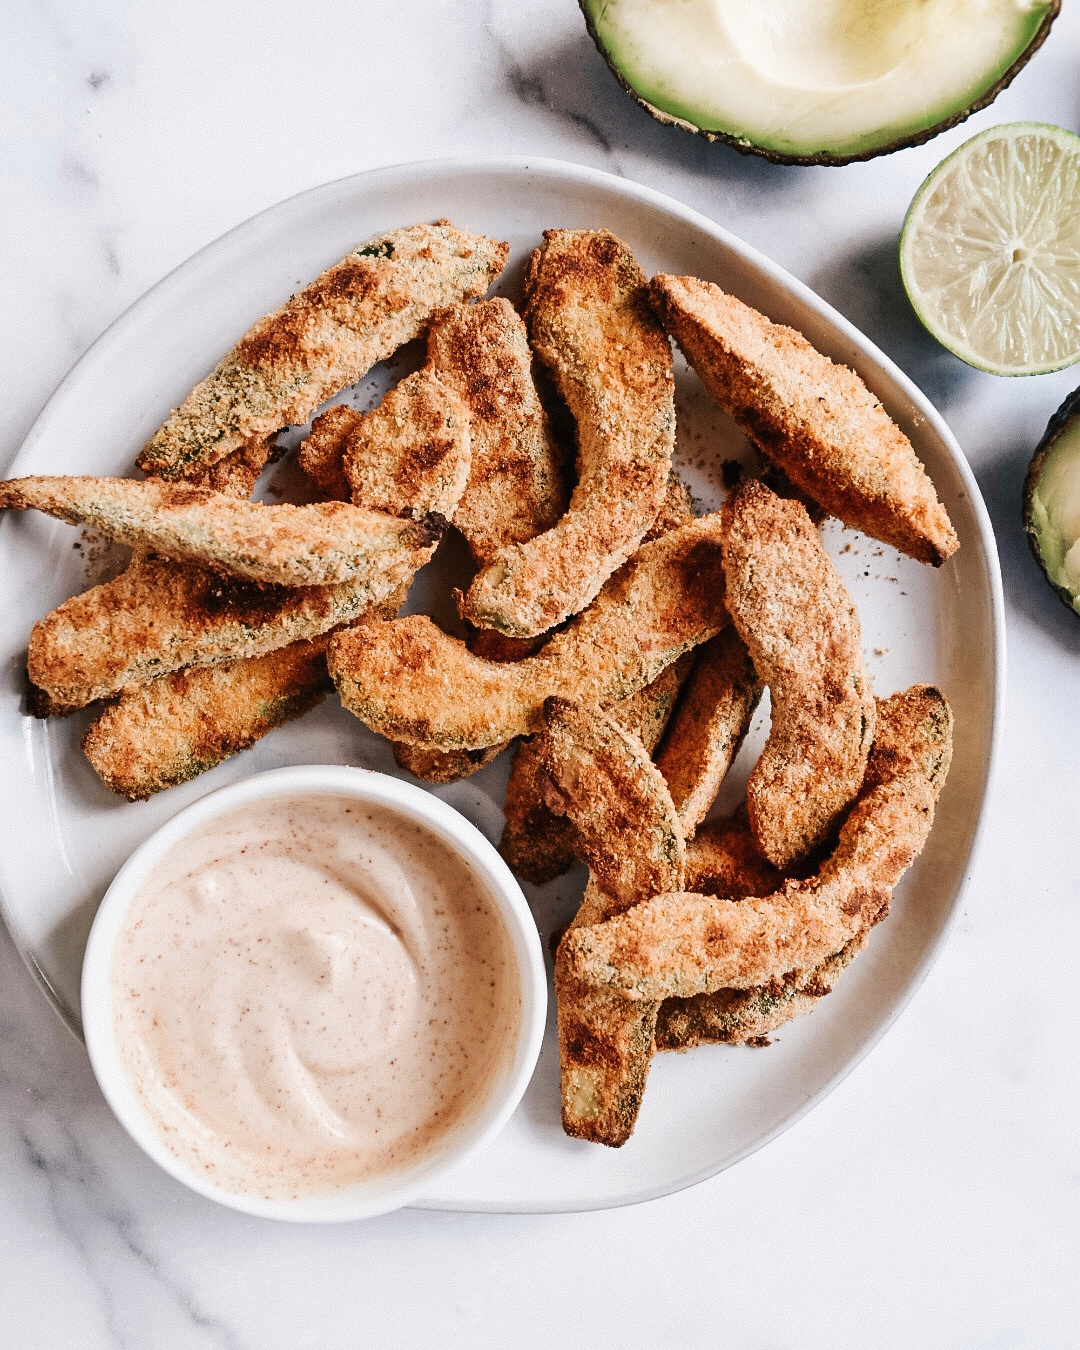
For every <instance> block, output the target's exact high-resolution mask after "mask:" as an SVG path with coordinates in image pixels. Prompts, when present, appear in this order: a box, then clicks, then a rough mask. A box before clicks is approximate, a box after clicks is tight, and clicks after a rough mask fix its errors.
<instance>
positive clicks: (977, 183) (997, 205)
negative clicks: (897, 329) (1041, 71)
mask: <svg viewBox="0 0 1080 1350" xmlns="http://www.w3.org/2000/svg"><path fill="white" fill-rule="evenodd" d="M900 272H901V275H902V276H903V279H904V289H905V290H906V291H907V293H908V298H909V299H910V300H911V303H912V305H913V306H914V307H915V312H916V313H917V314H918V316H919V318H920V319H921V320H922V321H923V323H924V324H925V325H926V327H927V328H928V329H929V331H930V332H931V333H932V334H933V335H934V337H936V338H937V340H938V341H939V342H940V343H942V344H943V345H944V346H946V347H948V349H949V350H950V351H951V352H955V353H956V355H957V356H959V357H960V359H961V360H962V361H966V362H967V363H968V364H969V365H972V366H978V367H979V369H980V370H988V371H990V372H991V374H994V375H1041V374H1043V373H1044V372H1046V371H1049V370H1061V369H1062V368H1063V367H1064V366H1071V365H1073V364H1074V362H1076V361H1080V136H1075V135H1073V133H1072V132H1071V131H1063V130H1062V128H1061V127H1052V126H1046V125H1044V124H1042V123H1039V122H1011V123H1007V124H1006V125H1004V126H1000V127H991V128H990V129H989V130H988V131H982V132H980V133H979V135H978V136H973V137H972V138H971V140H970V141H965V142H964V144H963V145H962V146H961V147H960V148H959V150H954V151H953V153H952V154H951V155H950V156H949V157H948V159H944V160H942V162H941V163H940V164H939V165H938V166H937V168H936V169H935V170H934V172H933V173H932V174H931V175H930V177H929V178H927V180H926V182H925V183H923V185H922V187H921V188H920V189H919V191H918V192H917V193H916V194H915V200H914V201H913V202H912V203H911V206H910V208H909V210H908V213H907V219H906V220H905V221H904V230H903V233H902V234H901V236H900Z"/></svg>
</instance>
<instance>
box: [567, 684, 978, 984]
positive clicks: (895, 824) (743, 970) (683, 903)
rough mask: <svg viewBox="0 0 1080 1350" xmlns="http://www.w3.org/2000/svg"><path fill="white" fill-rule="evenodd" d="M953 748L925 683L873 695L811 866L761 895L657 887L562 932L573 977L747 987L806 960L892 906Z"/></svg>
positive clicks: (816, 959) (810, 965)
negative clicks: (866, 747) (829, 841)
mask: <svg viewBox="0 0 1080 1350" xmlns="http://www.w3.org/2000/svg"><path fill="white" fill-rule="evenodd" d="M951 757H952V712H951V710H950V708H949V704H948V701H947V700H946V699H945V697H944V695H943V694H942V693H941V692H940V691H939V690H937V689H935V688H934V687H933V686H932V685H914V686H913V687H912V688H911V689H908V690H907V691H906V692H904V693H902V694H893V695H892V697H891V698H888V699H884V700H882V701H881V703H880V704H879V707H878V732H877V739H876V740H875V742H874V750H873V753H872V754H871V756H870V762H869V764H868V766H867V772H866V782H865V784H864V786H863V789H862V791H861V792H860V794H859V797H858V799H857V800H856V802H855V804H854V806H853V807H852V809H851V811H850V813H849V814H848V817H847V819H846V820H845V822H844V825H843V828H842V829H841V831H840V838H839V842H838V843H837V846H836V848H835V849H834V850H833V852H832V853H831V854H830V856H829V857H828V858H827V859H826V860H825V862H824V863H822V865H821V867H820V869H819V870H818V872H817V873H816V874H815V875H814V876H812V877H810V878H808V879H806V880H789V881H786V882H784V884H783V885H782V886H781V887H780V888H779V889H778V890H776V891H774V892H773V893H772V894H771V895H767V896H765V897H763V898H760V899H755V898H752V897H751V898H746V899H743V900H727V899H718V898H714V897H711V896H704V895H695V894H691V893H681V894H671V895H657V896H655V897H654V898H653V899H651V900H646V901H644V902H643V903H641V904H639V905H636V906H635V907H634V908H633V909H631V910H628V911H627V912H626V913H624V914H621V915H619V916H617V917H616V918H614V919H612V920H610V921H608V922H605V923H600V924H596V925H594V926H592V927H588V928H585V927H582V928H578V929H576V930H575V931H574V932H573V933H572V934H569V935H568V936H567V937H566V938H564V939H563V944H562V947H563V948H565V950H566V962H567V970H568V972H569V974H570V975H572V976H573V978H575V979H578V980H581V981H584V982H585V983H587V984H594V985H596V986H598V987H600V988H604V989H607V990H609V991H611V992H615V991H617V990H618V991H621V992H622V993H623V994H624V995H625V996H626V997H628V998H631V999H645V1000H655V999H658V998H661V999H662V998H668V997H677V998H691V997H693V996H695V995H697V994H705V993H712V992H714V991H715V990H717V989H753V988H755V987H758V986H762V985H767V984H768V983H769V982H770V981H772V980H780V979H784V978H785V977H787V976H789V975H790V974H792V973H793V972H794V973H795V974H798V973H799V972H810V971H812V970H813V969H814V968H815V967H817V966H820V965H821V964H822V963H823V962H824V961H827V960H829V959H830V958H831V957H832V956H834V955H835V954H836V953H837V952H839V951H841V949H842V948H844V947H845V946H846V945H847V944H848V943H849V942H851V940H852V939H853V938H854V937H856V936H857V935H858V934H859V933H861V932H863V931H864V930H865V929H866V928H868V927H870V926H871V925H872V924H874V923H876V922H878V921H879V920H880V919H882V918H883V917H884V916H885V914H886V913H887V911H888V906H889V899H890V897H891V895H892V890H893V887H894V886H895V885H896V883H897V882H898V881H899V880H900V877H901V876H902V875H903V873H904V872H905V871H906V870H907V868H908V867H909V866H910V865H911V863H912V862H913V861H914V859H915V858H916V857H917V856H918V855H919V853H920V852H921V850H922V847H923V845H924V844H925V842H926V839H927V836H928V835H929V833H930V826H931V825H932V824H933V819H934V807H935V804H936V802H937V799H938V797H939V795H940V793H941V789H942V787H943V786H944V783H945V778H946V776H947V774H948V770H949V763H950V760H951Z"/></svg>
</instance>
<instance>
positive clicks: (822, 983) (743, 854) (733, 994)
mask: <svg viewBox="0 0 1080 1350" xmlns="http://www.w3.org/2000/svg"><path fill="white" fill-rule="evenodd" d="M783 880H784V878H783V874H782V873H781V872H779V871H778V870H777V869H776V868H775V867H773V865H772V864H771V863H769V862H766V860H765V859H764V858H763V857H762V856H761V854H760V853H759V852H758V849H757V845H756V844H755V842H754V836H753V834H752V833H751V830H750V825H749V823H748V821H747V819H746V811H745V808H740V809H739V810H738V811H737V812H736V813H735V815H734V816H729V817H728V818H726V819H723V820H710V821H706V822H705V824H704V825H703V826H702V827H701V829H700V830H699V831H698V833H697V834H696V835H695V836H694V839H693V840H692V841H691V842H690V843H689V844H688V845H687V848H686V888H687V890H688V891H693V892H695V893H697V894H699V895H715V896H720V897H721V898H723V899H726V900H742V899H744V898H745V897H746V896H748V895H768V894H770V893H771V892H772V891H774V890H776V889H777V887H779V886H780V885H781V884H782V883H783ZM868 934H869V929H866V930H865V931H864V932H862V933H861V934H860V935H859V936H858V937H857V938H854V939H853V940H852V941H851V942H849V943H848V944H847V946H846V947H845V948H843V949H842V951H840V952H838V953H837V954H836V956H833V957H830V958H829V960H828V961H826V962H825V963H824V964H823V965H821V966H817V967H815V968H814V970H813V971H811V972H809V973H806V972H800V973H799V974H798V975H797V976H796V975H791V976H788V977H785V978H784V979H782V980H771V981H770V982H769V983H768V984H767V985H762V986H761V987H760V988H757V989H718V990H716V991H715V993H712V994H698V995H696V996H695V997H694V998H669V999H665V1000H664V1002H663V1003H662V1004H661V1005H660V1011H659V1013H658V1015H657V1019H656V1048H657V1049H658V1050H688V1049H689V1048H690V1047H691V1046H695V1045H701V1044H704V1043H706V1042H710V1041H724V1042H727V1043H729V1044H745V1043H746V1042H756V1043H758V1044H761V1043H763V1042H764V1040H765V1038H766V1037H767V1036H768V1035H769V1033H770V1032H772V1031H775V1030H776V1029H777V1027H779V1026H782V1025H783V1024H784V1023H785V1022H790V1021H791V1020H792V1019H793V1018H795V1017H801V1016H802V1014H803V1013H806V1012H809V1011H810V1010H811V1009H812V1008H813V1007H814V1005H815V1003H816V1001H817V999H818V998H820V997H821V996H822V995H824V994H827V993H828V992H829V991H830V989H831V988H832V985H833V982H834V981H835V979H836V978H837V976H838V975H839V974H840V972H841V971H842V970H843V969H844V968H845V967H846V966H847V965H848V964H850V962H851V961H852V960H854V958H855V956H856V955H857V954H858V952H859V951H860V950H861V949H862V947H863V946H865V944H866V939H867V936H868Z"/></svg>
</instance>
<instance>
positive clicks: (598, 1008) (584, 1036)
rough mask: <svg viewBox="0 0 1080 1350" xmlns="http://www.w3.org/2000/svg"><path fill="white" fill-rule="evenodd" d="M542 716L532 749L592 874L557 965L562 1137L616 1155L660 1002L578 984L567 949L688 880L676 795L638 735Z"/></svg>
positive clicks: (567, 715) (554, 704) (603, 721)
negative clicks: (584, 930) (577, 933)
mask: <svg viewBox="0 0 1080 1350" xmlns="http://www.w3.org/2000/svg"><path fill="white" fill-rule="evenodd" d="M544 717H545V722H546V732H545V734H544V735H543V736H542V737H538V738H537V743H538V746H539V747H540V753H541V755H542V756H543V765H544V768H545V770H546V772H547V774H548V776H549V779H550V781H551V787H550V790H549V792H550V801H551V804H552V806H553V807H556V808H557V809H559V810H563V811H565V813H566V814H567V815H568V816H569V818H570V819H571V820H572V821H573V823H574V826H575V828H576V830H577V835H578V847H579V848H580V850H581V853H582V856H584V857H585V858H586V859H587V860H588V862H589V864H590V866H591V868H592V872H591V875H590V878H589V885H588V888H587V890H586V894H585V900H584V902H583V904H582V906H581V909H580V911H579V913H578V915H577V917H576V918H575V920H574V922H573V923H572V924H571V925H570V928H569V929H568V930H567V933H566V934H564V936H563V940H562V942H561V943H560V945H559V951H558V953H557V954H556V958H555V996H556V1001H557V1012H558V1024H559V1063H560V1069H561V1085H562V1119H563V1129H564V1130H565V1131H566V1132H567V1134H570V1135H574V1136H576V1137H577V1138H580V1139H589V1140H592V1141H593V1142H594V1143H599V1144H606V1145H608V1146H609V1147H612V1148H618V1147H619V1146H620V1145H622V1144H624V1143H625V1142H626V1140H627V1139H628V1138H629V1137H630V1134H631V1132H632V1131H633V1128H634V1124H635V1122H636V1120H637V1114H638V1110H639V1108H640V1105H641V1099H642V1095H643V1093H644V1091H645V1080H646V1077H647V1075H648V1068H649V1060H650V1059H651V1057H652V1051H653V1029H654V1027H655V1024H656V1015H657V1012H658V1009H659V1004H658V1003H643V1002H642V1001H641V1000H630V999H626V998H623V997H621V995H620V994H619V993H618V992H615V991H611V990H606V989H597V988H590V987H589V986H588V985H585V984H582V983H581V982H580V981H579V980H577V979H575V978H574V976H573V974H572V973H571V972H570V971H569V970H568V968H567V965H566V962H565V960H564V949H565V947H566V942H567V937H568V935H569V934H570V933H572V932H573V931H574V929H575V928H576V927H577V926H579V925H591V924H597V923H602V922H603V921H604V920H605V919H607V918H610V917H611V916H613V915H615V914H618V913H620V912H621V911H623V910H625V909H626V908H627V907H628V906H630V905H633V904H634V903H635V902H636V901H637V900H638V899H639V898H640V897H642V896H645V895H650V894H654V893H655V892H656V887H657V886H662V885H665V884H671V883H673V882H675V881H676V879H682V878H684V863H685V852H686V850H685V845H684V843H683V838H682V831H681V829H680V827H679V820H678V816H677V814H676V812H675V806H674V804H673V802H672V800H671V794H670V793H669V792H668V790H667V785H666V784H665V782H664V780H663V778H662V777H661V775H660V772H659V770H658V769H657V768H656V766H655V765H654V764H653V763H652V761H651V760H650V759H649V755H648V751H647V750H646V749H645V747H644V745H643V744H642V743H641V741H640V739H639V738H638V737H637V736H635V735H634V734H633V733H632V732H628V731H626V730H624V729H623V728H622V727H620V726H619V725H618V723H617V722H616V721H615V720H614V718H612V717H611V716H604V715H603V714H599V713H597V712H596V710H595V709H588V708H580V707H577V706H575V705H574V704H571V703H568V702H566V701H565V700H562V699H549V700H548V701H547V703H546V704H545V705H544ZM678 884H680V885H681V884H683V882H682V880H679V882H678Z"/></svg>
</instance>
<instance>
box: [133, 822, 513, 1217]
mask: <svg viewBox="0 0 1080 1350" xmlns="http://www.w3.org/2000/svg"><path fill="white" fill-rule="evenodd" d="M112 999H113V1015H114V1019H115V1027H116V1039H117V1045H118V1047H119V1050H120V1055H121V1058H122V1060H123V1061H124V1063H125V1064H126V1066H127V1069H128V1071H129V1073H130V1075H131V1077H132V1079H133V1082H134V1084H135V1088H136V1090H137V1092H138V1095H139V1097H140V1099H141V1100H142V1103H143V1105H144V1106H145V1108H146V1109H147V1111H148V1112H149V1113H150V1115H151V1117H152V1118H153V1120H154V1122H155V1124H156V1126H157V1129H158V1131H159V1133H160V1135H161V1138H162V1139H163V1141H164V1143H165V1144H166V1146H167V1147H168V1148H169V1149H170V1151H171V1152H172V1153H174V1154H175V1155H176V1157H177V1158H179V1159H180V1160H181V1161H182V1162H184V1163H186V1164H187V1165H188V1166H189V1167H191V1168H193V1169H195V1170H196V1171H198V1172H199V1173H201V1174H202V1175H204V1176H206V1178H207V1179H208V1180H210V1181H213V1182H214V1183H215V1184H217V1185H220V1186H222V1187H224V1188H226V1189H228V1190H231V1191H234V1192H237V1193H242V1194H249V1193H251V1194H258V1195H262V1196H265V1197H267V1198H285V1197H293V1196H299V1195H305V1194H311V1193H313V1192H317V1191H324V1190H328V1189H332V1188H339V1187H342V1186H346V1185H349V1184H350V1183H352V1182H357V1181H361V1180H364V1179H367V1178H371V1177H373V1176H376V1175H378V1174H382V1173H387V1172H391V1171H396V1170H399V1169H403V1168H406V1167H408V1166H410V1165H411V1164H415V1163H417V1162H419V1161H421V1160H422V1159H423V1158H424V1156H425V1155H427V1154H429V1153H431V1152H433V1151H434V1150H435V1149H437V1148H438V1147H439V1146H440V1145H441V1144H443V1143H444V1141H445V1140H446V1139H447V1136H448V1135H450V1134H452V1133H456V1132H457V1130H459V1129H460V1128H461V1127H462V1126H464V1125H466V1124H468V1122H469V1121H471V1119H472V1118H473V1117H474V1116H475V1115H476V1114H477V1113H478V1112H479V1110H480V1109H481V1108H482V1106H483V1105H484V1103H485V1102H486V1101H487V1099H488V1097H489V1094H490V1090H491V1088H492V1087H493V1086H494V1084H495V1081H496V1079H497V1078H498V1077H499V1076H500V1075H501V1074H502V1073H503V1072H504V1071H505V1070H506V1069H508V1067H509V1064H510V1061H511V1059H512V1057H513V1051H514V1047H515V1043H516V1040H517V1036H518V1032H519V1029H520V1026H521V1020H522V995H521V985H520V978H519V975H518V967H517V963H516V960H515V956H514V950H513V946H512V942H511V938H510V935H509V933H508V931H507V928H506V925H505V923H504V921H503V919H502V917H501V915H500V913H499V910H498V908H497V906H496V904H495V901H494V900H493V899H492V898H491V896H490V895H489V894H488V891H487V889H486V888H485V886H484V885H483V884H482V883H481V882H480V880H479V878H478V877H477V876H476V875H475V874H474V873H473V871H472V869H471V868H470V867H469V865H468V863H467V862H466V861H465V860H464V859H462V858H461V857H459V856H458V855H457V854H456V853H455V852H454V851H453V850H452V849H451V848H450V847H449V845H447V844H444V843H443V842H442V841H441V840H440V839H439V838H438V837H437V836H436V835H434V834H432V833H431V832H430V831H429V830H428V829H427V828H426V827H424V826H422V825H419V824H416V823H414V822H412V821H410V820H408V819H406V818H404V817H403V816H399V815H397V814H396V813H394V812H392V811H390V810H388V809H386V808H384V807H381V806H377V805H371V804H369V803H366V802H362V801H357V800H356V799H354V798H348V797H343V796H333V795H319V796H297V797H292V798H290V797H282V798H272V799H269V800H263V801H258V802H253V803H251V804H249V805H246V806H242V807H238V808H236V809H235V810H233V811H231V812H227V813H225V814H223V815H222V816H220V817H218V819H216V820H214V821H212V822H210V823H209V824H207V825H204V826H203V827H202V828H201V829H199V830H197V831H195V832H194V833H192V834H191V835H189V836H188V837H187V838H185V839H183V840H181V841H180V842H179V843H177V844H175V845H174V846H173V848H172V849H171V850H170V851H169V852H168V853H167V854H166V855H165V857H164V858H163V859H162V860H161V861H160V862H159V863H158V865H157V867H156V868H155V869H154V871H153V872H152V873H151V874H150V876H149V877H148V878H147V879H146V881H145V882H144V883H143V885H142V886H141V887H140V889H139V891H138V893H137V894H136V896H135V899H134V900H133V902H132V905H131V908H130V911H129V913H128V916H127V919H126V921H125V926H124V929H123V931H122V933H121V935H120V938H119V940H118V942H117V946H116V950H115V955H114V958H113V969H112Z"/></svg>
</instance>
